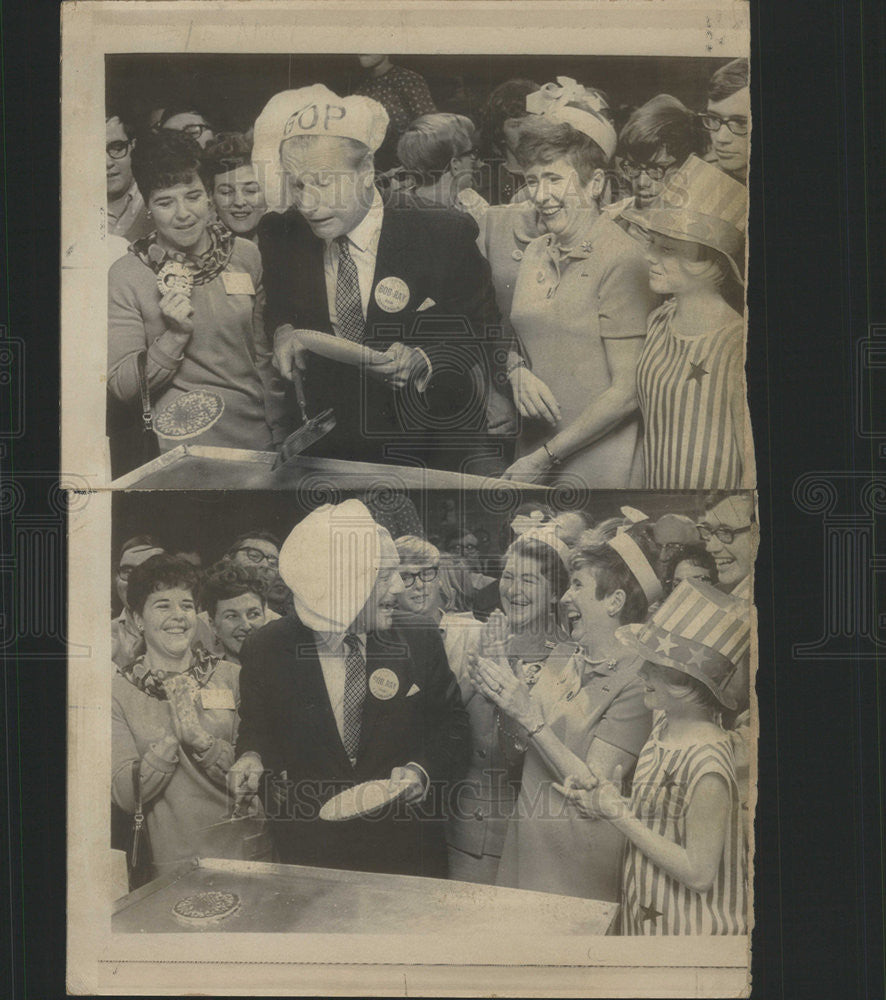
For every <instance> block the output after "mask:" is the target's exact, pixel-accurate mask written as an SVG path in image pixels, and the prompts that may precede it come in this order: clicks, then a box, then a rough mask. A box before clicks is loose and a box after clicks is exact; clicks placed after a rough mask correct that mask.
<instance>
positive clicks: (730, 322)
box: [624, 156, 754, 490]
mask: <svg viewBox="0 0 886 1000" xmlns="http://www.w3.org/2000/svg"><path fill="white" fill-rule="evenodd" d="M746 212H747V189H746V188H745V187H744V185H742V184H739V183H738V182H737V181H734V180H732V179H731V178H729V177H727V176H726V174H724V173H723V172H722V171H720V170H719V169H718V168H717V167H715V166H713V165H712V164H710V163H705V162H704V161H702V160H700V159H698V157H696V156H690V157H689V159H688V160H687V161H686V163H685V164H684V165H683V166H682V167H681V168H680V169H679V171H677V172H676V173H675V174H673V175H672V176H671V177H670V178H669V179H668V181H667V182H666V183H665V185H664V187H663V188H662V190H661V192H660V194H659V195H658V198H657V199H656V200H655V201H654V202H652V203H650V205H649V206H648V207H647V208H644V209H635V208H629V209H626V210H625V212H624V218H625V219H627V220H628V221H629V222H632V223H635V224H636V225H637V226H639V227H640V228H641V229H642V230H643V232H644V233H645V234H646V260H647V261H648V263H649V287H650V288H651V289H652V291H653V292H655V293H657V294H659V295H665V296H667V299H666V301H665V302H664V304H663V305H661V306H660V307H659V308H658V309H656V310H655V311H654V312H653V313H652V314H651V315H650V316H649V322H648V331H647V335H646V343H645V345H644V347H643V352H642V356H641V357H640V361H639V364H638V366H637V393H638V396H639V400H640V410H641V412H642V414H643V426H644V438H643V445H644V457H645V464H646V488H647V489H654V490H678V489H684V490H698V489H738V488H740V487H742V486H753V484H754V474H753V458H752V456H751V454H750V453H749V452H750V449H749V443H750V421H749V417H748V411H747V401H746V390H745V373H744V344H745V336H744V320H743V317H742V315H741V314H740V313H739V312H737V311H736V310H735V309H734V308H733V306H732V305H731V304H730V301H729V300H730V299H732V298H733V295H735V294H739V293H741V291H742V289H743V282H742V274H741V268H740V264H741V263H743V262H744V227H745V216H746Z"/></svg>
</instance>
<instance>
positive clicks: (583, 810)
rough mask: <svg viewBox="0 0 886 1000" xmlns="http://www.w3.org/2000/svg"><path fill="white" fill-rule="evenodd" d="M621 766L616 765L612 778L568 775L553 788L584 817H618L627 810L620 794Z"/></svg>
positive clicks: (626, 805)
mask: <svg viewBox="0 0 886 1000" xmlns="http://www.w3.org/2000/svg"><path fill="white" fill-rule="evenodd" d="M621 781H622V767H621V764H618V765H616V767H615V770H614V771H613V774H612V779H611V780H607V779H606V778H599V777H597V776H596V775H594V774H592V775H591V779H590V780H587V779H584V780H583V779H582V778H578V777H576V776H575V775H572V774H570V775H568V776H567V777H566V779H565V780H564V781H563V783H562V784H557V783H555V784H554V788H555V789H556V790H557V791H558V792H559V793H560V794H561V795H562V796H564V798H566V799H568V800H569V801H570V802H571V803H572V804H573V805H574V806H575V808H576V809H577V810H578V812H579V815H581V816H583V817H584V818H585V819H608V820H614V819H619V818H620V817H621V816H623V815H625V814H626V813H627V812H628V811H629V808H630V806H629V803H628V801H627V799H625V798H623V797H622V794H621Z"/></svg>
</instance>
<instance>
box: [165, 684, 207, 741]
mask: <svg viewBox="0 0 886 1000" xmlns="http://www.w3.org/2000/svg"><path fill="white" fill-rule="evenodd" d="M163 688H164V690H165V691H166V697H167V699H168V701H169V709H170V712H171V714H172V727H173V729H174V730H175V735H176V736H177V737H178V741H179V743H183V744H184V745H185V746H189V747H191V748H192V749H193V750H195V751H196V752H197V753H202V752H203V751H204V750H208V749H209V747H210V746H211V745H212V736H211V735H210V734H209V733H208V732H207V731H206V728H205V726H204V725H203V719H202V718H201V716H202V713H201V712H200V710H199V708H198V706H197V693H198V691H199V688H198V687H197V684H196V682H195V681H194V679H193V677H190V676H188V675H187V674H175V675H173V676H172V677H168V678H167V679H166V680H165V681H164V682H163Z"/></svg>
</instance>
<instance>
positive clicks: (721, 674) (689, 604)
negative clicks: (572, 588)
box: [615, 580, 751, 709]
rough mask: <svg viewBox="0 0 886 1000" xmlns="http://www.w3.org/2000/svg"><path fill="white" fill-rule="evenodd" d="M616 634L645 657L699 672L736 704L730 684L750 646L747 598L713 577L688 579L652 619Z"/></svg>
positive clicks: (720, 696) (726, 702) (727, 702)
mask: <svg viewBox="0 0 886 1000" xmlns="http://www.w3.org/2000/svg"><path fill="white" fill-rule="evenodd" d="M615 634H616V636H617V637H618V639H619V641H621V642H622V643H623V644H624V645H625V646H629V647H630V648H631V649H633V650H634V651H635V652H637V653H639V654H640V656H642V657H643V658H644V659H645V660H649V661H651V662H652V663H661V664H662V665H663V666H666V667H672V668H673V669H674V670H679V671H680V673H683V674H688V675H689V676H690V677H694V678H695V679H696V680H697V681H700V682H701V683H702V684H704V686H705V687H706V688H708V690H709V691H711V692H712V693H713V695H714V696H715V697H716V699H717V700H718V701H719V702H720V704H721V705H723V706H724V707H725V708H728V709H733V708H735V707H736V702H735V699H734V697H733V696H732V695H731V694H729V693H728V692H727V690H726V688H727V686H728V684H729V681H730V680H731V679H732V676H733V674H734V673H735V671H736V669H737V667H738V664H739V663H740V662H741V660H742V657H744V656H746V655H747V652H748V650H749V649H750V644H751V623H750V618H749V616H748V611H747V604H746V603H744V602H742V601H739V600H736V599H735V598H734V597H730V596H729V594H724V593H722V591H719V590H717V588H716V587H712V586H711V585H710V584H709V583H703V582H701V581H699V580H684V581H683V582H682V583H681V584H680V586H679V587H677V588H676V589H675V590H674V592H673V593H672V594H671V596H670V597H669V598H668V599H667V600H666V601H665V602H664V603H663V604H662V606H661V607H660V608H659V609H658V611H656V612H655V614H654V615H653V616H652V619H651V620H650V621H648V622H645V623H642V624H639V625H623V626H622V627H621V628H619V629H618V630H617V631H616V633H615Z"/></svg>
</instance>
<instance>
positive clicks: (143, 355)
mask: <svg viewBox="0 0 886 1000" xmlns="http://www.w3.org/2000/svg"><path fill="white" fill-rule="evenodd" d="M135 360H136V364H137V367H138V391H139V396H140V397H141V403H142V422H143V423H144V431H145V433H146V434H150V433H151V432H152V431H153V430H154V414H153V412H152V410H151V394H150V392H149V391H148V352H147V351H139V352H138V355H137V357H136V359H135Z"/></svg>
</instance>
